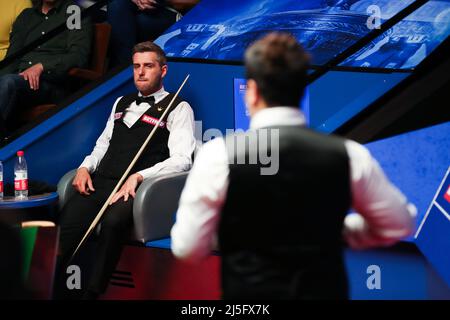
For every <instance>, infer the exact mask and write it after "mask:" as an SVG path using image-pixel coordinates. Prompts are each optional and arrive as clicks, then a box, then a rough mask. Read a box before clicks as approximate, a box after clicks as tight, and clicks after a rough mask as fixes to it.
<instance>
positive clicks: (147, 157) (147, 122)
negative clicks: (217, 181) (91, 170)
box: [97, 94, 182, 179]
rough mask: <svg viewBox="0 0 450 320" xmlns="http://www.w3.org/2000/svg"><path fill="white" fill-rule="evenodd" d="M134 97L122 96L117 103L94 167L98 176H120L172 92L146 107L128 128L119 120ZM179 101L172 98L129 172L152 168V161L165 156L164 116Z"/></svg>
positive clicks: (165, 128) (166, 148)
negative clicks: (103, 148) (107, 137)
mask: <svg viewBox="0 0 450 320" xmlns="http://www.w3.org/2000/svg"><path fill="white" fill-rule="evenodd" d="M136 98H137V94H130V95H126V96H124V97H123V98H122V99H120V101H119V102H118V103H117V106H116V110H115V120H114V129H113V133H112V137H111V140H110V142H109V147H108V151H107V152H106V154H105V156H104V157H103V159H102V161H101V162H100V164H99V166H98V169H97V174H98V175H100V176H103V177H106V178H110V179H120V177H121V176H122V174H123V173H124V172H125V170H126V169H127V167H128V166H129V165H130V163H131V161H132V160H133V158H134V156H135V155H136V154H137V152H138V150H139V148H140V147H141V146H142V144H143V143H144V141H145V139H147V137H148V135H149V134H150V132H151V130H152V129H153V128H154V125H155V124H156V122H157V121H158V119H159V118H160V117H161V116H162V114H163V113H164V111H165V109H166V108H167V106H168V105H169V103H170V101H171V100H172V98H173V94H169V95H168V96H167V97H165V98H164V99H163V100H162V101H160V102H159V103H157V104H156V105H154V106H152V107H150V108H149V109H148V110H147V111H146V112H145V113H144V114H143V115H142V116H141V117H140V118H139V120H137V121H136V123H135V124H133V126H131V128H128V127H127V126H126V125H125V123H124V122H123V117H124V116H125V113H126V109H127V108H128V107H129V106H130V104H131V103H132V102H133V101H135V100H136ZM180 102H182V100H181V99H179V98H177V99H176V100H175V102H174V104H173V106H172V108H171V110H170V111H169V112H168V113H167V115H166V117H165V118H164V119H163V120H162V122H161V124H160V128H158V129H157V130H156V132H155V134H154V135H153V137H152V139H151V141H150V143H149V144H148V145H147V147H146V148H145V150H144V152H143V153H142V155H141V157H140V158H139V160H138V161H137V163H136V164H135V166H134V167H133V169H132V170H131V173H130V174H133V173H135V172H138V171H140V170H143V169H146V168H149V167H152V166H153V165H155V164H156V163H158V162H161V161H164V160H166V159H167V158H169V148H168V146H167V142H168V140H169V130H168V129H167V117H168V115H169V114H170V112H171V111H172V110H174V109H175V108H176V106H178V104H179V103H180Z"/></svg>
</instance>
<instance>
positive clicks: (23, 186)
mask: <svg viewBox="0 0 450 320" xmlns="http://www.w3.org/2000/svg"><path fill="white" fill-rule="evenodd" d="M14 189H15V190H17V191H25V190H28V175H27V172H15V174H14Z"/></svg>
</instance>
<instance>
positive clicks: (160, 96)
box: [138, 87, 168, 103]
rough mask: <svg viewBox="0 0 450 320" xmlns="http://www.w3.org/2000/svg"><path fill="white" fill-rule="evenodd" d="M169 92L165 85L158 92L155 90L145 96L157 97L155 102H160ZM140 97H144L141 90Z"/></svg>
mask: <svg viewBox="0 0 450 320" xmlns="http://www.w3.org/2000/svg"><path fill="white" fill-rule="evenodd" d="M167 94H168V92H167V91H166V90H165V89H164V87H161V89H159V90H158V91H156V92H153V93H152V94H150V95H148V96H145V97H151V96H153V97H155V103H158V102H160V101H161V100H162V99H164V98H165V97H166V95H167ZM138 96H139V97H143V95H142V93H141V92H140V91H139V93H138Z"/></svg>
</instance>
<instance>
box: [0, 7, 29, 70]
mask: <svg viewBox="0 0 450 320" xmlns="http://www.w3.org/2000/svg"><path fill="white" fill-rule="evenodd" d="M27 12H28V10H24V11H22V13H21V14H19V16H18V17H17V19H16V21H14V23H13V25H12V28H11V33H10V35H9V48H8V51H7V52H6V56H5V59H6V58H8V57H9V56H11V55H12V54H14V53H16V52H17V51H19V50H20V49H22V48H23V45H24V43H25V38H26V33H27V28H26V25H27V22H26V20H27V15H28V13H27ZM18 66H19V59H16V60H15V61H13V62H12V63H9V64H8V65H7V66H5V67H4V68H2V69H1V70H0V75H4V74H9V73H17V68H18Z"/></svg>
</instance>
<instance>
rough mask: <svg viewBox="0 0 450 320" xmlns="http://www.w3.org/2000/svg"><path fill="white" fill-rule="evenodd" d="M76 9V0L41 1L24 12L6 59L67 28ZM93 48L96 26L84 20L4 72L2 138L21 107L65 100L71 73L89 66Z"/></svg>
mask: <svg viewBox="0 0 450 320" xmlns="http://www.w3.org/2000/svg"><path fill="white" fill-rule="evenodd" d="M2 2H3V1H2ZM72 5H76V4H75V2H74V1H72V0H38V1H36V2H35V5H34V6H33V8H28V9H25V10H23V11H22V13H21V14H20V15H19V16H18V17H17V19H16V21H15V22H14V24H13V27H12V31H11V36H10V46H9V48H8V52H7V54H6V58H8V57H9V56H10V55H13V54H14V53H16V52H18V51H20V50H21V49H22V48H24V47H25V46H27V45H29V44H31V43H33V42H35V41H36V40H37V39H39V38H40V37H42V36H44V35H45V34H47V33H48V32H50V31H51V30H53V29H55V28H56V27H58V26H60V25H63V24H65V22H66V20H67V19H68V18H69V16H70V13H67V8H68V7H69V6H72ZM69 12H70V11H69ZM91 46H92V23H91V22H90V20H88V19H82V20H81V26H80V28H79V29H76V28H75V29H70V30H69V29H66V30H64V31H63V32H61V33H59V34H57V35H56V36H54V37H53V38H51V39H50V40H48V41H46V42H44V43H43V44H41V45H39V46H37V47H35V48H34V49H32V50H31V51H30V52H27V53H26V54H25V55H23V56H21V57H19V58H18V59H16V60H15V61H13V62H11V63H9V64H7V65H6V66H5V67H3V68H2V69H0V135H1V134H2V131H4V130H5V122H6V120H7V119H8V117H9V115H10V114H11V113H12V112H13V111H14V109H16V108H17V107H18V105H20V106H21V107H23V106H24V105H27V104H30V103H32V104H42V103H56V102H58V100H60V99H61V98H63V97H64V90H63V89H64V81H65V79H66V78H67V72H68V71H69V70H70V69H71V68H75V67H84V66H85V65H86V64H87V63H88V61H89V57H90V51H91ZM19 98H20V101H19Z"/></svg>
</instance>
